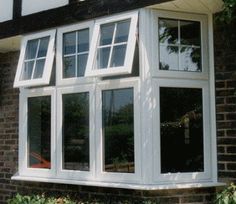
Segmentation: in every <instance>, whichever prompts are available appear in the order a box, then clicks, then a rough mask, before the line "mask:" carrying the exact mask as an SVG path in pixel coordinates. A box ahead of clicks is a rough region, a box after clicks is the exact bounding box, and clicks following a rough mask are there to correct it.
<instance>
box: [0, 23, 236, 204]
mask: <svg viewBox="0 0 236 204" xmlns="http://www.w3.org/2000/svg"><path fill="white" fill-rule="evenodd" d="M230 28H231V27H228V29H225V28H223V27H219V26H218V27H216V29H215V67H216V103H217V104H216V108H217V135H218V166H219V180H220V181H231V180H236V179H235V173H236V172H235V171H236V170H235V169H236V162H235V161H236V157H235V155H236V139H235V136H236V113H235V110H236V102H235V99H236V95H235V85H236V71H235V65H236V58H235V55H236V35H235V33H232V29H230ZM227 30H228V31H229V32H228V33H225V32H227ZM18 57H19V53H17V52H14V53H13V52H12V53H7V54H0V76H1V78H0V79H1V80H0V83H1V84H0V85H1V86H0V87H1V88H0V91H1V92H0V96H1V97H0V204H1V203H2V204H3V203H6V201H7V199H8V198H9V197H11V196H12V195H14V194H15V193H16V192H19V193H22V194H31V193H37V194H40V193H46V194H49V195H67V194H69V195H72V196H73V197H75V198H78V199H79V198H97V199H106V200H107V203H118V200H119V201H121V202H122V201H123V202H124V201H125V200H129V201H131V203H141V200H145V199H151V200H154V201H156V202H157V203H161V204H167V203H169V204H180V203H189V204H190V203H192V204H193V203H195V204H196V203H198V204H200V203H201V204H212V203H213V200H214V195H215V191H216V189H215V188H196V189H179V190H157V191H137V190H125V189H115V188H100V187H86V186H74V185H63V184H50V183H49V184H47V183H39V182H20V181H12V180H11V176H12V175H14V174H15V173H16V172H17V169H18V167H17V166H18V164H17V163H18V108H19V105H18V104H19V91H18V89H13V81H14V76H15V72H16V67H17V61H18Z"/></svg>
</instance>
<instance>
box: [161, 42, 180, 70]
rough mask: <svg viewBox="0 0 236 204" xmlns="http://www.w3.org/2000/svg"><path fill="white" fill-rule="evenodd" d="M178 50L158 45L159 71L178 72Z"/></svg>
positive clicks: (175, 47)
mask: <svg viewBox="0 0 236 204" xmlns="http://www.w3.org/2000/svg"><path fill="white" fill-rule="evenodd" d="M178 56H179V48H178V47H177V46H165V45H160V70H179V57H178Z"/></svg>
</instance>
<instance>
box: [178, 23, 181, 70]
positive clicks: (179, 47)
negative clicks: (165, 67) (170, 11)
mask: <svg viewBox="0 0 236 204" xmlns="http://www.w3.org/2000/svg"><path fill="white" fill-rule="evenodd" d="M180 34H181V32H180V21H179V20H178V70H180V65H181V64H180V54H181V53H180V49H181V36H180Z"/></svg>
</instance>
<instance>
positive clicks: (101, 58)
mask: <svg viewBox="0 0 236 204" xmlns="http://www.w3.org/2000/svg"><path fill="white" fill-rule="evenodd" d="M110 50H111V48H110V47H106V48H99V49H98V53H97V66H98V69H104V68H107V67H108V60H109V55H110Z"/></svg>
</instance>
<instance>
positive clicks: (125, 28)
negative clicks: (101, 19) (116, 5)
mask: <svg viewBox="0 0 236 204" xmlns="http://www.w3.org/2000/svg"><path fill="white" fill-rule="evenodd" d="M129 27H130V20H126V21H121V22H118V23H117V30H116V38H115V43H121V42H127V41H128V37H129Z"/></svg>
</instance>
